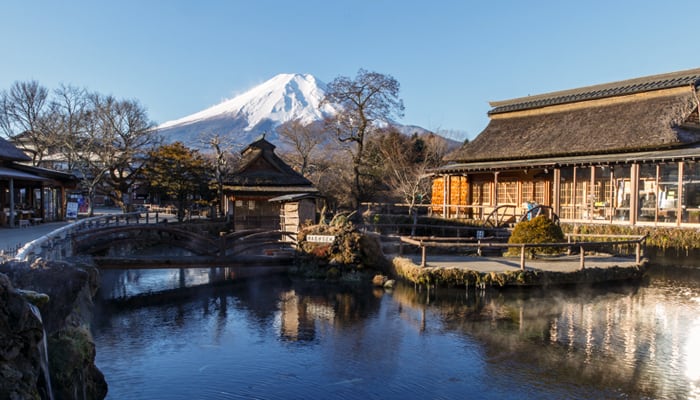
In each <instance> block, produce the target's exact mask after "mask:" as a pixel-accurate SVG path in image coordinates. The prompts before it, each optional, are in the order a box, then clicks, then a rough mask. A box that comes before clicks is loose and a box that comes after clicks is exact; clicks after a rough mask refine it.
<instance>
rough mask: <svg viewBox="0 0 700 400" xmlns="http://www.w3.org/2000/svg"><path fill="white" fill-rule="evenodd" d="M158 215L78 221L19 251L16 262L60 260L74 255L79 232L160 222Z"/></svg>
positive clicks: (146, 214) (128, 214) (105, 217)
mask: <svg viewBox="0 0 700 400" xmlns="http://www.w3.org/2000/svg"><path fill="white" fill-rule="evenodd" d="M159 219H160V216H159V214H158V213H149V212H133V213H125V214H106V215H100V216H96V217H90V218H84V219H80V220H77V221H75V222H73V223H71V224H69V225H66V226H63V227H60V228H58V229H56V230H54V231H52V232H50V233H48V234H46V235H44V236H42V237H40V238H38V239H35V240H33V241H31V242H29V243H27V244H25V245H24V246H23V247H22V248H20V249H19V250H18V251H17V254H16V255H15V257H14V259H15V260H16V261H27V262H33V261H35V260H36V259H38V258H43V259H51V260H60V259H62V258H65V257H70V256H72V255H73V247H72V241H71V237H72V235H74V234H76V233H78V232H84V231H88V230H92V229H98V228H105V227H110V226H120V225H128V224H148V223H152V222H158V220H159Z"/></svg>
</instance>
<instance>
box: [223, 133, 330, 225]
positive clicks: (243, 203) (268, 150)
mask: <svg viewBox="0 0 700 400" xmlns="http://www.w3.org/2000/svg"><path fill="white" fill-rule="evenodd" d="M317 193H318V189H316V187H314V185H313V184H312V183H311V181H309V180H308V179H306V178H305V177H304V176H302V175H301V174H299V173H298V172H296V171H294V169H292V167H290V166H289V165H287V163H285V162H284V161H283V160H282V159H281V158H279V156H277V154H275V145H273V144H272V143H270V142H268V141H267V140H265V135H263V136H261V137H260V138H258V139H257V140H256V141H255V142H253V143H251V144H249V145H248V146H247V147H246V148H245V149H243V151H242V152H241V163H240V167H239V168H238V169H237V170H236V171H235V172H234V173H233V175H231V177H229V179H227V180H226V181H225V182H224V194H225V195H226V197H227V200H228V201H227V207H226V209H227V213H229V214H232V215H233V216H234V228H235V229H250V228H266V229H279V228H280V224H281V222H280V204H279V203H271V202H270V201H269V200H270V199H273V198H276V197H278V196H283V195H292V194H317Z"/></svg>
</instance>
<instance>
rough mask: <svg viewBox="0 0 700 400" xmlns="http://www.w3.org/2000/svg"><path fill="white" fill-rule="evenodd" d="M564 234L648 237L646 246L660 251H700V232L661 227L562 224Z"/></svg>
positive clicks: (689, 229)
mask: <svg viewBox="0 0 700 400" xmlns="http://www.w3.org/2000/svg"><path fill="white" fill-rule="evenodd" d="M561 228H562V230H563V231H564V233H579V234H605V235H646V236H647V239H646V244H647V246H651V247H658V248H660V249H664V250H665V249H677V250H686V251H688V250H691V249H700V230H697V229H691V228H674V227H660V226H624V225H608V224H589V225H587V224H570V223H566V224H561Z"/></svg>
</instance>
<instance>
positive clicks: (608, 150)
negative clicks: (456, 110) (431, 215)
mask: <svg viewBox="0 0 700 400" xmlns="http://www.w3.org/2000/svg"><path fill="white" fill-rule="evenodd" d="M699 88H700V68H697V69H691V70H686V71H678V72H672V73H667V74H660V75H653V76H647V77H642V78H635V79H629V80H625V81H619V82H612V83H606V84H601V85H594V86H587V87H582V88H578V89H571V90H564V91H559V92H553V93H546V94H541V95H536V96H528V97H521V98H515V99H511V100H505V101H496V102H491V103H490V104H491V106H492V107H493V108H492V109H491V111H489V113H488V115H489V117H490V121H489V124H488V126H487V127H486V128H485V129H484V130H483V131H482V132H481V133H480V134H479V135H478V136H477V137H476V138H475V139H474V140H473V141H471V142H468V143H466V144H465V145H463V146H462V147H461V148H460V149H458V150H457V151H455V152H453V153H451V154H450V155H448V156H447V157H446V158H445V161H446V164H445V165H444V166H442V167H440V168H438V169H436V170H435V174H436V177H435V179H434V180H433V199H432V209H433V211H435V212H439V213H442V215H443V216H445V217H452V216H459V217H465V216H466V217H468V218H477V219H479V218H487V217H488V216H489V215H490V214H493V212H494V211H496V209H497V208H502V207H504V206H508V207H512V208H514V209H515V211H514V212H515V213H517V212H519V211H520V212H522V210H523V209H524V207H525V204H526V203H533V202H536V203H538V204H544V205H548V206H551V207H552V209H554V210H555V211H556V212H557V213H558V214H559V215H560V217H562V219H563V220H572V221H589V222H590V221H594V220H596V221H599V222H602V221H607V222H610V223H613V222H615V223H626V224H630V223H631V224H638V223H654V224H658V223H669V224H676V225H680V224H685V223H700V162H697V163H696V160H700V117H699V115H698V105H699V104H700V91H699ZM661 199H663V201H662V200H661Z"/></svg>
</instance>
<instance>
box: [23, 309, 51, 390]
mask: <svg viewBox="0 0 700 400" xmlns="http://www.w3.org/2000/svg"><path fill="white" fill-rule="evenodd" d="M29 308H30V309H31V310H32V313H34V315H35V316H36V317H37V318H38V319H39V321H40V322H41V323H42V330H43V334H42V336H41V343H40V344H39V355H40V357H41V372H42V373H43V375H44V382H45V383H46V395H47V396H48V397H49V400H53V389H52V388H51V376H50V375H49V349H48V345H47V343H46V330H45V329H44V328H43V324H44V321H43V320H42V319H41V312H40V311H39V308H37V306H35V305H34V304H31V303H29Z"/></svg>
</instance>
